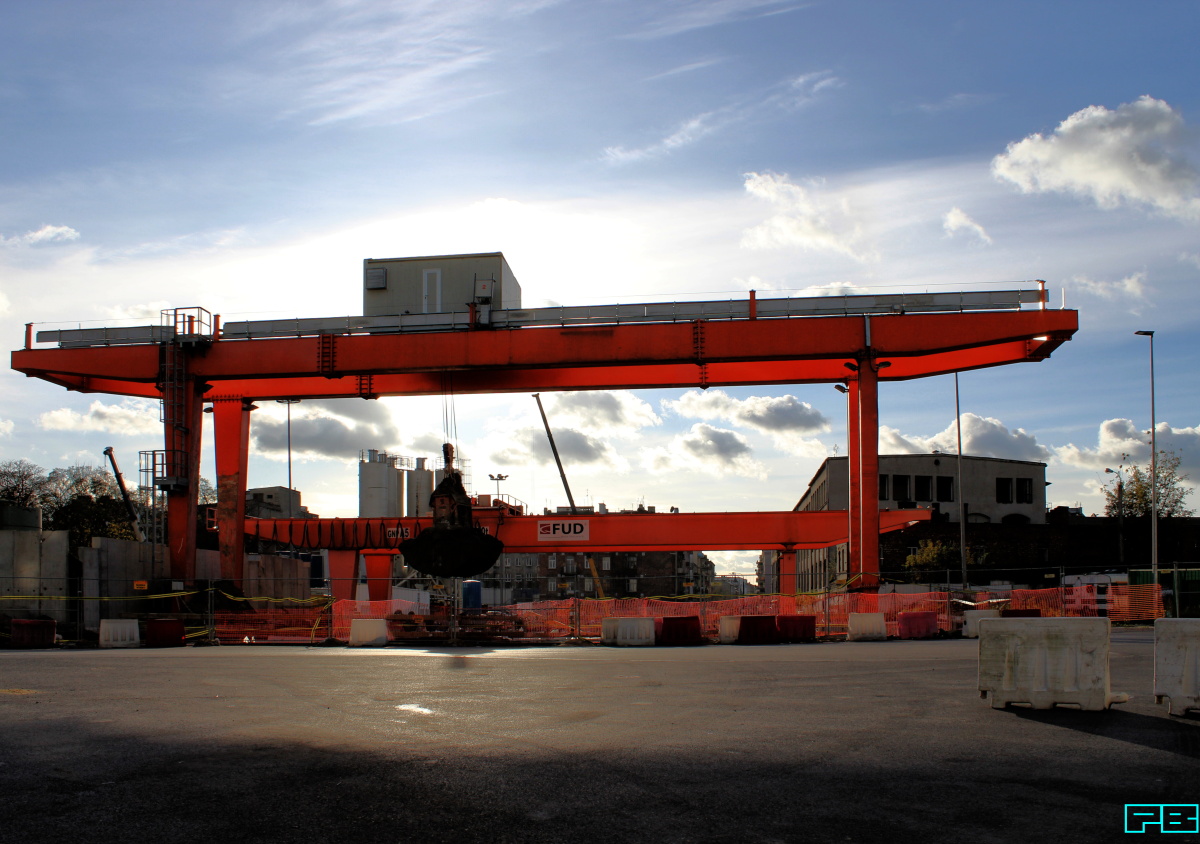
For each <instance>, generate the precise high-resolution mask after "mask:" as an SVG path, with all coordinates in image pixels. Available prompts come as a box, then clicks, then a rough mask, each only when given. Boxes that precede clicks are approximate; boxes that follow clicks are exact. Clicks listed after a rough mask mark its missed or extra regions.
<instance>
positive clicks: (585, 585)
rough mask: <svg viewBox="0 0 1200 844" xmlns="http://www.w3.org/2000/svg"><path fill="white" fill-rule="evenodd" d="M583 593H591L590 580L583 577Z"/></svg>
mask: <svg viewBox="0 0 1200 844" xmlns="http://www.w3.org/2000/svg"><path fill="white" fill-rule="evenodd" d="M583 591H584V592H591V591H592V579H591V578H590V577H585V578H584V579H583Z"/></svg>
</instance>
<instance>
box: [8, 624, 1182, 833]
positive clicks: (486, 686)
mask: <svg viewBox="0 0 1200 844" xmlns="http://www.w3.org/2000/svg"><path fill="white" fill-rule="evenodd" d="M1113 641H1114V652H1113V657H1112V673H1113V688H1114V691H1126V692H1130V693H1131V694H1132V695H1133V698H1132V700H1131V701H1130V702H1129V703H1127V704H1123V705H1120V706H1118V707H1115V708H1114V709H1113V710H1111V711H1109V712H1104V713H1087V712H1079V711H1073V710H1068V709H1057V710H1054V711H1050V712H1034V711H1031V710H1021V709H1016V708H1013V709H1009V710H1005V711H996V710H992V709H991V708H990V707H989V706H988V704H987V703H986V702H985V701H983V700H980V699H979V696H978V692H977V690H976V643H975V642H974V641H971V640H946V641H930V642H911V641H903V642H901V641H893V642H878V643H868V642H854V643H837V644H815V645H777V646H762V647H737V646H709V647H701V648H675V649H665V648H654V649H612V648H600V647H578V646H576V647H571V646H559V647H546V648H507V649H487V648H481V647H468V648H439V649H419V650H418V649H402V648H384V649H349V648H301V647H280V646H276V647H270V646H234V647H230V646H225V647H222V648H186V649H172V650H145V649H143V650H136V651H133V650H130V651H125V650H105V651H0V819H2V820H0V841H3V842H79V841H82V842H142V841H147V842H149V841H153V842H164V844H171V842H181V844H196V843H197V842H209V841H230V842H233V841H238V842H242V841H250V842H293V841H296V842H299V841H329V842H374V841H379V842H411V841H420V842H443V841H445V842H450V841H454V842H475V841H487V842H575V841H581V842H582V841H586V842H650V841H653V842H794V841H820V842H840V841H880V842H885V841H886V842H940V841H946V842H962V843H963V844H976V843H977V842H1018V841H1027V842H1041V841H1054V842H1069V841H1116V840H1121V839H1123V838H1125V835H1124V834H1123V806H1124V804H1125V803H1135V802H1136V803H1164V802H1173V803H1197V802H1200V762H1198V757H1200V719H1193V718H1188V719H1180V718H1170V717H1168V716H1167V714H1166V707H1165V706H1158V705H1156V704H1155V703H1154V698H1153V696H1152V690H1153V661H1152V654H1153V642H1152V633H1151V632H1150V631H1149V630H1137V631H1117V632H1114V635H1113ZM1193 838H1195V836H1188V835H1172V836H1170V839H1168V840H1172V841H1187V840H1192V839H1193Z"/></svg>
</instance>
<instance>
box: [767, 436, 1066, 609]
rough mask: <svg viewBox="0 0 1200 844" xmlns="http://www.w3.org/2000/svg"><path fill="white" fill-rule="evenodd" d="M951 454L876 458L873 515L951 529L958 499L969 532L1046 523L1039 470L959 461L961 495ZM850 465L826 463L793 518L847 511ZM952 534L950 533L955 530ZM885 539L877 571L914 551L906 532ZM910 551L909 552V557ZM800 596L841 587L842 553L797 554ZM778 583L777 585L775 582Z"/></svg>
mask: <svg viewBox="0 0 1200 844" xmlns="http://www.w3.org/2000/svg"><path fill="white" fill-rule="evenodd" d="M958 462H959V461H958V457H957V455H954V454H941V453H938V452H933V453H931V454H885V455H880V457H879V490H878V495H879V507H880V509H884V510H888V509H893V510H915V509H919V508H924V509H930V510H934V511H936V512H935V515H934V517H933V521H934V522H935V523H938V524H945V523H957V522H958V518H959V509H960V508H959V498H960V494H961V499H962V510H963V512H964V513H965V515H966V520H967V523H968V524H969V525H984V524H989V525H1007V526H1016V525H1044V524H1045V523H1046V464H1045V463H1036V462H1032V461H1026V460H1005V459H1001V458H996V457H971V456H968V455H963V458H962V484H961V486H962V489H961V493H960V489H959V478H958ZM849 501H850V484H849V458H847V457H830V458H827V459H826V460H825V462H824V463H822V464H821V466H820V468H818V469H817V472H816V474H814V475H813V478H812V480H811V481H809V485H808V489H807V490H805V492H804V495H802V496H801V497H800V501H799V502H798V503H797V504H796V506H795V507H794V508H793V509H794V510H799V511H810V510H846V509H848V508H849ZM955 530H956V532H957V529H955ZM899 533H900V534H903V535H904V536H896V535H894V534H885V535H884V539H885V541H884V542H883V544H881V548H880V555H881V556H880V569H881V571H884V570H889V569H891V570H895V571H899V570H901V569H903V565H904V560H903V559H897V558H898V557H900V551H899V550H898V549H903V554H904V556H907V554H908V553H912V551H915V548H916V546H917V542H916V541H915V540H913V539H912V535H911V534H910V533H909V531H901V532H899ZM910 548H911V549H912V550H910ZM762 560H763V564H762V569H763V571H760V573H759V584H760V586H762V587H763V588H764V590H766V589H767V588H768V587H767V585H766V583H765V580H766V579H769V578H773V577H774V576H775V575H777V573H778V555H777V554H775V553H774V552H764V554H763V558H762ZM796 568H797V572H798V573H799V588H800V590H801V591H803V592H809V591H819V590H822V589H826V588H829V587H839V586H843V585H845V583H846V580H847V572H848V569H849V548H848V546H847V545H845V544H843V545H837V546H834V547H832V548H817V549H810V550H802V551H797V552H796ZM775 582H777V581H775Z"/></svg>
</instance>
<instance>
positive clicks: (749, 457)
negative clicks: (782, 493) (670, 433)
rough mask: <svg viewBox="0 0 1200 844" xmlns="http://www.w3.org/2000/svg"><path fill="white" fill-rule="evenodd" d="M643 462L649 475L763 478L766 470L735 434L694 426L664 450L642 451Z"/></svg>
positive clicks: (702, 423) (673, 440)
mask: <svg viewBox="0 0 1200 844" xmlns="http://www.w3.org/2000/svg"><path fill="white" fill-rule="evenodd" d="M642 462H643V464H644V465H645V466H646V468H647V469H649V470H650V471H652V472H656V473H657V472H701V473H703V474H708V475H716V476H718V477H721V476H724V475H740V476H743V477H765V476H766V474H767V470H766V467H765V466H763V464H761V463H759V462H758V461H757V460H755V459H754V457H753V449H752V448H751V447H750V443H749V442H747V440H746V438H745V437H743V436H742V435H741V434H739V433H737V432H736V431H730V430H728V429H725V428H716V427H713V426H712V425H708V424H706V423H704V422H697V423H696V424H695V425H693V426H692V428H691V430H689V431H688V432H687V433H684V434H679V435H677V436H675V437H673V438H672V439H671V441H670V443H668V444H667V446H666V447H665V448H652V449H643V450H642Z"/></svg>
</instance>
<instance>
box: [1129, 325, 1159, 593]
mask: <svg viewBox="0 0 1200 844" xmlns="http://www.w3.org/2000/svg"><path fill="white" fill-rule="evenodd" d="M1133 333H1134V334H1137V335H1138V336H1140V337H1149V338H1150V570H1151V572H1152V574H1151V577H1153V578H1154V585H1155V586H1157V585H1158V440H1157V438H1156V430H1155V429H1156V428H1157V427H1158V421H1157V419H1156V418H1155V414H1154V332H1153V331H1135V332H1133Z"/></svg>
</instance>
